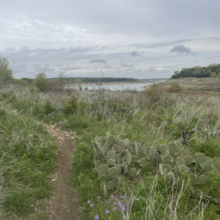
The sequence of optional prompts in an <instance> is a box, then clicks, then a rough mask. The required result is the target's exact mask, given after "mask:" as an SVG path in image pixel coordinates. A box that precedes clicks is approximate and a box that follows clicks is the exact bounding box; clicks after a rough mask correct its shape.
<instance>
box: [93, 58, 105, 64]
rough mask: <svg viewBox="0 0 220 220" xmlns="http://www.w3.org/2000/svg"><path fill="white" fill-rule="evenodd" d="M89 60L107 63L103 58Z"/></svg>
mask: <svg viewBox="0 0 220 220" xmlns="http://www.w3.org/2000/svg"><path fill="white" fill-rule="evenodd" d="M89 62H90V63H107V61H106V60H105V59H92V60H90V61H89Z"/></svg>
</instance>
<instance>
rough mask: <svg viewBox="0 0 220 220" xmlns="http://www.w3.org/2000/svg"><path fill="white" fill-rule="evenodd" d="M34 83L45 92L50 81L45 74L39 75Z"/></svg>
mask: <svg viewBox="0 0 220 220" xmlns="http://www.w3.org/2000/svg"><path fill="white" fill-rule="evenodd" d="M33 83H34V85H35V86H36V87H37V88H38V89H39V90H40V91H42V92H44V91H45V90H46V88H47V87H48V83H49V81H48V79H47V78H46V74H45V73H38V74H37V75H36V78H35V79H34V81H33Z"/></svg>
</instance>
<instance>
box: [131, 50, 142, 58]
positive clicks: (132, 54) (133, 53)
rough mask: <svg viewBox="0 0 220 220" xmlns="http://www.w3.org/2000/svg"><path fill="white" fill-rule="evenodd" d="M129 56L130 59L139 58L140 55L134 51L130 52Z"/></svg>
mask: <svg viewBox="0 0 220 220" xmlns="http://www.w3.org/2000/svg"><path fill="white" fill-rule="evenodd" d="M131 56H132V57H141V55H140V54H138V53H137V52H136V51H132V52H131Z"/></svg>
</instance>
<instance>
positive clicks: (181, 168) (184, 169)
mask: <svg viewBox="0 0 220 220" xmlns="http://www.w3.org/2000/svg"><path fill="white" fill-rule="evenodd" d="M178 171H179V173H188V172H189V168H188V167H187V166H185V165H184V164H181V165H179V166H178Z"/></svg>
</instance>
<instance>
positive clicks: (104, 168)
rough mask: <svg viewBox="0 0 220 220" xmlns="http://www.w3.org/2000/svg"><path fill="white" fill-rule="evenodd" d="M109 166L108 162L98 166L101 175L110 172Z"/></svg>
mask: <svg viewBox="0 0 220 220" xmlns="http://www.w3.org/2000/svg"><path fill="white" fill-rule="evenodd" d="M108 169H109V168H108V166H107V165H106V164H102V165H100V166H99V167H98V171H99V174H100V175H105V174H106V173H108Z"/></svg>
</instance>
